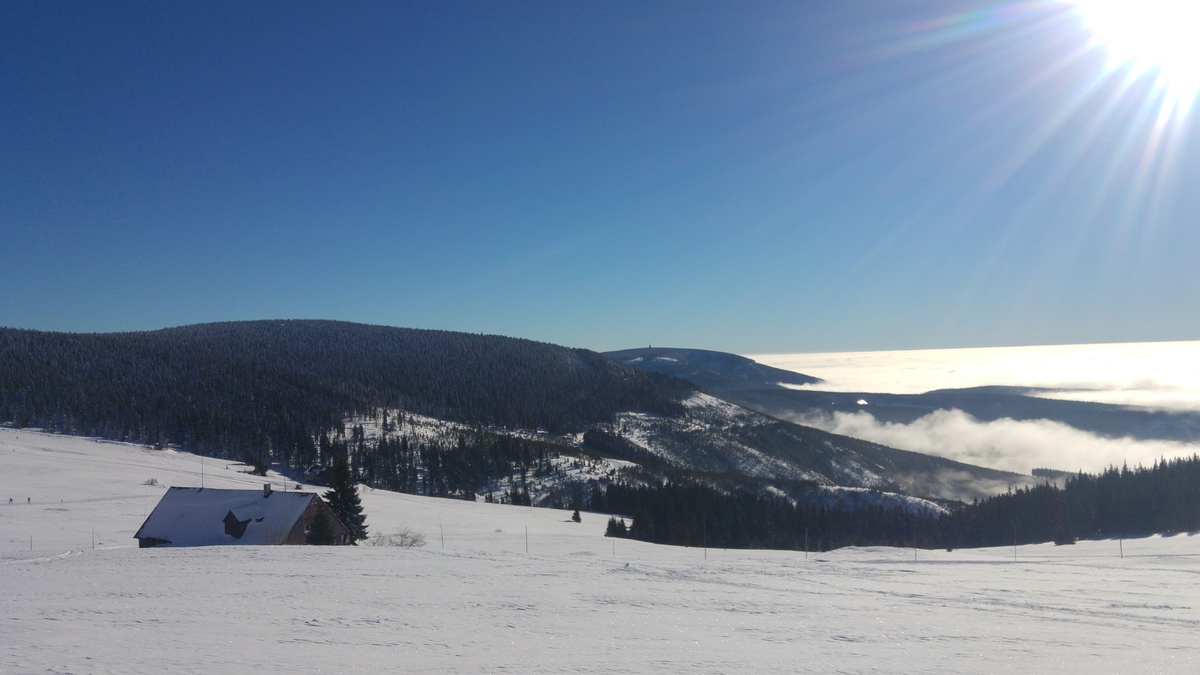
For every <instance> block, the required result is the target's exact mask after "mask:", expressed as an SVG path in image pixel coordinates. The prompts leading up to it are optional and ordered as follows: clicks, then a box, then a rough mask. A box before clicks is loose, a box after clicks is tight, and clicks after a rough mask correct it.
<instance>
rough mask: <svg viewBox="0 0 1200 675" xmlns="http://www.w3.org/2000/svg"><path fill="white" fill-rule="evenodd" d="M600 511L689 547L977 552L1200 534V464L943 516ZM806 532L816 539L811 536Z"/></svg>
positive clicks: (618, 492) (680, 503) (786, 509)
mask: <svg viewBox="0 0 1200 675" xmlns="http://www.w3.org/2000/svg"><path fill="white" fill-rule="evenodd" d="M592 508H593V510H597V511H601V512H609V513H619V514H623V515H626V516H629V517H630V518H632V520H633V522H632V524H631V526H630V527H629V528H628V534H627V536H629V537H632V538H634V539H641V540H644V541H652V542H657V543H663V544H676V545H684V546H700V545H702V544H703V543H707V545H709V546H713V547H725V548H780V549H795V550H800V549H804V548H805V547H806V546H807V549H808V550H826V549H831V548H839V547H842V546H916V547H920V548H959V547H961V548H975V547H984V546H1004V545H1012V544H1022V545H1023V544H1040V543H1046V542H1055V543H1059V544H1071V543H1074V542H1075V541H1077V540H1080V539H1112V538H1118V537H1144V536H1149V535H1152V534H1165V533H1182V532H1188V533H1194V532H1197V531H1200V456H1195V455H1194V456H1192V457H1190V458H1183V459H1175V460H1169V461H1160V462H1156V463H1155V464H1154V466H1152V467H1149V468H1145V467H1139V468H1136V469H1129V468H1127V467H1123V468H1121V469H1116V468H1112V469H1109V470H1107V471H1105V472H1104V473H1101V474H1099V475H1090V474H1083V473H1080V474H1076V475H1073V476H1070V477H1069V478H1067V479H1066V480H1065V482H1064V484H1063V485H1061V486H1058V485H1055V484H1053V483H1046V484H1043V485H1039V486H1035V487H1030V488H1025V489H1020V490H1014V491H1012V492H1008V493H1005V494H1000V495H996V496H994V497H990V498H988V499H983V500H979V501H976V502H974V503H972V504H957V505H954V504H951V505H949V512H948V513H946V514H943V515H938V514H935V513H933V512H930V511H928V510H916V511H914V510H903V509H900V508H896V507H892V508H885V507H875V506H868V507H859V508H853V509H848V508H844V507H837V506H834V507H829V506H826V505H823V504H821V503H820V502H817V501H814V502H812V503H809V504H805V503H803V502H800V503H795V502H793V501H791V500H788V499H784V498H780V497H772V496H769V495H764V494H762V493H761V492H758V493H755V492H750V491H745V490H735V491H724V490H718V489H714V488H711V487H705V486H702V485H695V484H692V485H679V484H669V483H659V484H655V485H640V486H629V485H612V486H608V487H606V488H604V487H601V488H597V489H596V491H595V493H594V494H593V495H592ZM806 534H807V536H806Z"/></svg>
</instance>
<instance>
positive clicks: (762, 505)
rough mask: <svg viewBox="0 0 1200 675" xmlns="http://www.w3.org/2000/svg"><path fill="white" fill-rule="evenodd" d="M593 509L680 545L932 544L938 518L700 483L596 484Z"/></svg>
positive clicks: (633, 531) (636, 532)
mask: <svg viewBox="0 0 1200 675" xmlns="http://www.w3.org/2000/svg"><path fill="white" fill-rule="evenodd" d="M591 509H592V510H593V511H600V512H602V513H618V514H623V515H626V516H629V517H630V518H632V520H633V522H632V524H631V525H630V526H629V528H628V535H627V536H629V537H631V538H633V539H640V540H642V541H649V542H654V543H660V544H674V545H679V546H702V545H707V546H710V547H713V548H774V549H791V550H813V551H823V550H829V549H834V548H840V547H843V546H912V545H913V544H914V537H916V538H918V540H917V541H919V543H920V544H921V545H926V546H927V545H929V544H930V542H931V538H930V535H931V534H932V533H933V532H934V531H935V528H936V525H937V519H936V518H935V517H934V516H933V515H931V514H928V513H926V514H913V513H909V512H906V511H905V510H904V509H902V508H900V507H896V506H891V507H888V506H882V505H868V506H859V507H856V508H842V507H831V506H827V505H825V504H824V503H821V502H819V501H817V500H813V501H811V502H809V503H803V502H801V503H799V504H797V503H794V502H793V501H792V500H790V499H787V498H785V497H781V496H776V495H772V494H769V493H767V492H764V491H749V490H737V491H734V492H731V493H730V492H724V491H721V490H717V489H714V488H712V487H708V486H704V485H698V484H677V483H658V484H654V485H645V486H631V485H625V484H614V485H608V486H596V487H595V489H594V490H593V493H592V496H591Z"/></svg>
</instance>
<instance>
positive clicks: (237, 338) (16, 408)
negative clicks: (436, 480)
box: [0, 320, 690, 456]
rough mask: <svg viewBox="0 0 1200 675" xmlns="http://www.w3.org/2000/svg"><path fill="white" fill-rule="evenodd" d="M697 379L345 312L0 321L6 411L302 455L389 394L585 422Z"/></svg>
mask: <svg viewBox="0 0 1200 675" xmlns="http://www.w3.org/2000/svg"><path fill="white" fill-rule="evenodd" d="M689 388H690V385H689V384H686V383H684V382H682V381H680V380H676V379H673V378H668V377H665V376H662V375H657V374H654V373H646V372H645V371H642V370H639V369H637V368H634V367H632V366H628V365H625V364H623V363H620V362H618V361H615V360H613V359H610V358H608V357H605V356H602V355H600V354H597V353H595V352H591V351H587V350H582V349H568V348H564V347H559V346H555V345H550V344H544V343H538V342H533V341H529V340H521V339H514V338H506V337H499V336H492V335H472V334H466V333H454V332H447V331H433V330H415V329H407V328H391V327H384V326H367V325H361V324H353V323H345V322H337V321H294V320H293V321H247V322H229V323H213V324H201V325H194V326H184V327H180V328H169V329H164V330H157V331H147V332H132V333H107V334H74V333H49V332H40V331H30V330H18V329H0V422H2V423H11V424H15V425H17V426H37V427H43V428H47V429H53V430H59V431H63V432H68V433H78V434H86V435H94V436H100V437H103V438H111V439H123V440H130V441H137V442H143V443H172V444H176V445H179V446H182V447H187V448H192V449H196V450H199V451H208V452H217V453H222V454H228V455H230V456H243V455H245V453H247V452H260V449H261V448H265V447H271V448H273V449H274V454H276V455H288V454H291V452H292V451H294V450H296V449H303V447H305V446H307V445H311V443H312V439H313V438H314V437H315V436H316V435H318V434H319V433H320V432H321V431H323V430H328V429H331V428H334V427H336V426H337V425H338V424H339V423H340V422H341V420H342V419H343V418H344V417H345V416H347V415H349V414H355V413H366V412H369V411H371V410H374V409H377V408H383V407H390V408H402V409H404V410H408V411H411V412H416V413H421V414H426V415H430V416H432V417H437V418H440V419H448V420H454V421H459V422H464V423H467V424H479V425H493V426H508V427H519V428H524V429H538V428H540V429H546V430H548V431H551V432H555V433H565V432H573V431H583V430H584V428H585V427H586V426H587V425H589V424H593V423H596V422H603V421H608V420H611V419H612V417H613V415H614V414H615V413H617V412H619V411H627V410H637V411H645V412H653V413H659V414H676V413H678V412H679V411H680V410H681V406H680V403H679V400H680V399H681V398H682V397H683V396H684V395H685V394H686V393H688V391H689ZM302 454H306V453H302Z"/></svg>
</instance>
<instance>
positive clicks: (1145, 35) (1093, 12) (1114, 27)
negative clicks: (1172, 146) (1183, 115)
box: [1074, 0, 1200, 107]
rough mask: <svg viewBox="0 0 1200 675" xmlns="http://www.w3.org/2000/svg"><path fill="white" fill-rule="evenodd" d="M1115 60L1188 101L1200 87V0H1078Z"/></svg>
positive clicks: (1171, 95)
mask: <svg viewBox="0 0 1200 675" xmlns="http://www.w3.org/2000/svg"><path fill="white" fill-rule="evenodd" d="M1074 4H1075V5H1076V6H1077V7H1078V8H1079V10H1080V12H1081V13H1082V15H1083V17H1084V21H1085V22H1086V23H1087V26H1088V28H1089V29H1090V30H1091V31H1092V32H1093V34H1094V36H1095V39H1096V41H1097V42H1098V43H1100V44H1102V45H1103V46H1104V48H1105V49H1106V50H1107V51H1108V54H1109V59H1110V64H1111V65H1112V66H1113V67H1114V68H1116V67H1127V68H1129V69H1130V73H1131V74H1132V75H1133V76H1134V77H1140V76H1142V75H1145V74H1149V75H1151V76H1152V77H1154V78H1155V81H1156V82H1157V83H1158V86H1159V87H1160V88H1161V89H1162V90H1163V91H1164V93H1165V94H1166V95H1167V97H1168V98H1169V99H1174V100H1175V101H1176V102H1177V103H1179V104H1183V105H1184V106H1185V107H1186V106H1188V105H1190V103H1191V100H1192V99H1193V98H1195V96H1196V93H1197V90H1200V34H1198V33H1200V0H1074Z"/></svg>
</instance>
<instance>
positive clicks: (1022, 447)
mask: <svg viewBox="0 0 1200 675" xmlns="http://www.w3.org/2000/svg"><path fill="white" fill-rule="evenodd" d="M792 421H794V422H797V423H799V424H805V425H808V426H812V427H816V428H818V429H823V430H825V431H829V432H832V433H836V434H842V435H845V436H851V437H854V438H860V439H863V440H867V441H872V442H875V443H880V444H882V445H887V446H891V447H893V448H900V449H902V450H911V451H914V452H921V453H926V454H930V455H937V456H939V457H945V458H947V459H953V460H957V461H960V462H966V463H968V464H976V465H979V466H986V467H991V468H994V469H1002V470H1005V471H1015V472H1018V473H1029V471H1030V470H1032V469H1034V468H1035V467H1045V468H1050V469H1060V470H1063V471H1078V470H1083V471H1086V472H1091V473H1094V472H1098V471H1102V470H1104V469H1105V468H1107V467H1109V466H1120V465H1121V464H1123V463H1128V464H1129V466H1136V465H1139V464H1141V465H1146V466H1149V465H1151V464H1153V463H1154V461H1155V460H1157V459H1159V458H1164V457H1165V458H1168V459H1169V458H1173V457H1181V456H1188V457H1190V456H1191V455H1193V454H1196V453H1198V452H1200V445H1197V444H1187V443H1179V442H1174V441H1139V440H1135V439H1133V438H1105V437H1102V436H1098V435H1096V434H1093V433H1089V432H1086V431H1081V430H1079V429H1076V428H1074V427H1072V426H1069V425H1066V424H1063V423H1061V422H1054V421H1051V420H1029V421H1017V420H1013V419H1008V418H1005V419H999V420H995V421H992V422H980V421H979V420H977V419H975V418H974V417H972V416H970V415H968V414H967V413H965V412H962V411H961V410H937V411H934V412H932V413H930V414H928V415H925V416H924V417H922V418H920V419H918V420H915V421H913V422H911V423H909V424H902V423H894V422H880V421H879V420H877V419H875V417H874V416H873V415H871V414H870V413H868V412H866V411H858V412H853V413H843V412H838V413H834V414H832V415H829V414H824V413H817V414H806V415H798V416H795V417H794V418H793V419H792Z"/></svg>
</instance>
